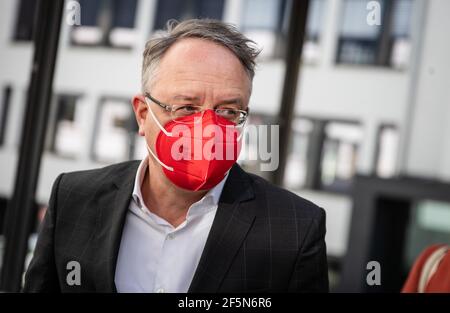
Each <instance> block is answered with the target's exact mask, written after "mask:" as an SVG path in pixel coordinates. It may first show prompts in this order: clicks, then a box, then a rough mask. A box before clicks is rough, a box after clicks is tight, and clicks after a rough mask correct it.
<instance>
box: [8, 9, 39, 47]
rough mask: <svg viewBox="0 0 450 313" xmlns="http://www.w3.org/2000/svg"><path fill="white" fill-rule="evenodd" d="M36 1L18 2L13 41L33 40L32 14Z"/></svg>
mask: <svg viewBox="0 0 450 313" xmlns="http://www.w3.org/2000/svg"><path fill="white" fill-rule="evenodd" d="M36 4H37V1H36V0H20V1H19V3H18V6H17V13H16V27H15V29H14V34H13V39H14V40H16V41H31V40H32V39H33V24H34V12H35V11H36Z"/></svg>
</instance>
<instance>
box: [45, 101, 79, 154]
mask: <svg viewBox="0 0 450 313" xmlns="http://www.w3.org/2000/svg"><path fill="white" fill-rule="evenodd" d="M79 98H80V97H79V96H77V95H64V94H62V95H57V96H56V101H55V102H56V103H55V104H56V105H55V108H54V110H53V112H52V113H53V116H54V117H53V118H52V119H51V120H52V125H51V128H50V131H49V135H48V136H49V137H48V138H49V139H48V150H49V151H51V152H53V153H55V154H57V155H59V156H62V157H68V158H74V157H76V156H77V155H78V152H79V151H80V150H81V147H82V144H83V140H82V136H83V134H82V131H81V127H82V126H81V123H80V119H81V117H80V116H79V115H78V110H77V108H78V107H77V101H78V99H79Z"/></svg>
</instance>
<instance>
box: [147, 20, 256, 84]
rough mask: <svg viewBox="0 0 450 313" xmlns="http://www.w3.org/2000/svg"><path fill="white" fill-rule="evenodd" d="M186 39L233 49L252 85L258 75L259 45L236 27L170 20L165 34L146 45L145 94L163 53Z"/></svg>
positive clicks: (156, 35) (155, 35) (223, 24)
mask: <svg viewBox="0 0 450 313" xmlns="http://www.w3.org/2000/svg"><path fill="white" fill-rule="evenodd" d="M183 38H202V39H205V40H209V41H212V42H215V43H218V44H220V45H222V46H224V47H226V48H228V49H230V50H231V51H232V52H233V53H234V55H236V57H237V58H238V59H239V60H240V61H241V63H242V65H243V66H244V69H245V71H246V72H247V74H248V77H249V79H250V82H251V81H252V80H253V76H254V75H255V66H256V62H255V59H256V57H257V56H258V54H259V53H260V52H261V50H260V49H258V48H257V46H256V43H255V42H254V41H252V40H250V39H248V38H247V37H245V36H244V35H243V34H242V33H240V32H239V31H238V30H237V28H236V27H235V26H233V25H232V24H228V23H223V22H221V21H217V20H213V19H190V20H186V21H183V22H178V21H176V20H169V21H168V22H167V25H166V30H165V31H159V32H156V33H155V34H154V36H153V37H152V38H151V39H150V40H149V41H148V42H147V43H146V45H145V50H144V53H143V57H144V58H143V62H142V91H144V88H145V86H146V84H147V83H148V81H149V80H150V78H153V77H154V76H155V73H156V70H157V67H158V65H159V61H160V60H161V58H162V57H163V55H164V53H165V52H166V51H167V50H168V49H169V48H170V47H171V46H172V45H173V44H174V43H175V42H176V41H178V40H180V39H183Z"/></svg>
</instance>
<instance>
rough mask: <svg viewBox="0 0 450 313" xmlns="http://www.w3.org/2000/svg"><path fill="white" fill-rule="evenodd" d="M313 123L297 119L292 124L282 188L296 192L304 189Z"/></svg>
mask: <svg viewBox="0 0 450 313" xmlns="http://www.w3.org/2000/svg"><path fill="white" fill-rule="evenodd" d="M313 124H314V122H313V121H311V120H308V119H304V118H297V119H295V120H294V121H293V123H292V135H291V136H292V137H291V144H290V148H289V149H290V151H289V154H288V157H287V161H286V162H287V163H286V170H285V175H284V186H286V187H287V188H290V189H293V190H298V189H301V188H303V187H305V184H306V179H307V174H308V169H310V167H309V166H308V165H309V164H308V149H309V142H310V136H311V132H312V130H313V127H314V125H313Z"/></svg>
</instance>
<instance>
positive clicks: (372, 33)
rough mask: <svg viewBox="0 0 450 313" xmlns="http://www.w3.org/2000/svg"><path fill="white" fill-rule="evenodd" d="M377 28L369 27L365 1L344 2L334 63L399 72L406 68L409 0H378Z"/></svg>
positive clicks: (345, 0) (408, 35)
mask: <svg viewBox="0 0 450 313" xmlns="http://www.w3.org/2000/svg"><path fill="white" fill-rule="evenodd" d="M378 2H379V3H380V4H381V12H380V21H381V25H369V24H368V23H367V16H368V14H369V13H370V12H371V11H370V10H368V9H367V7H366V6H367V3H368V1H365V0H344V2H343V10H342V20H341V28H340V36H339V40H338V48H337V57H336V61H337V63H340V64H365V65H377V66H389V67H392V68H397V69H402V68H405V67H407V66H408V62H409V54H410V23H411V14H412V6H413V1H412V0H393V1H386V0H379V1H378Z"/></svg>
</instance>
